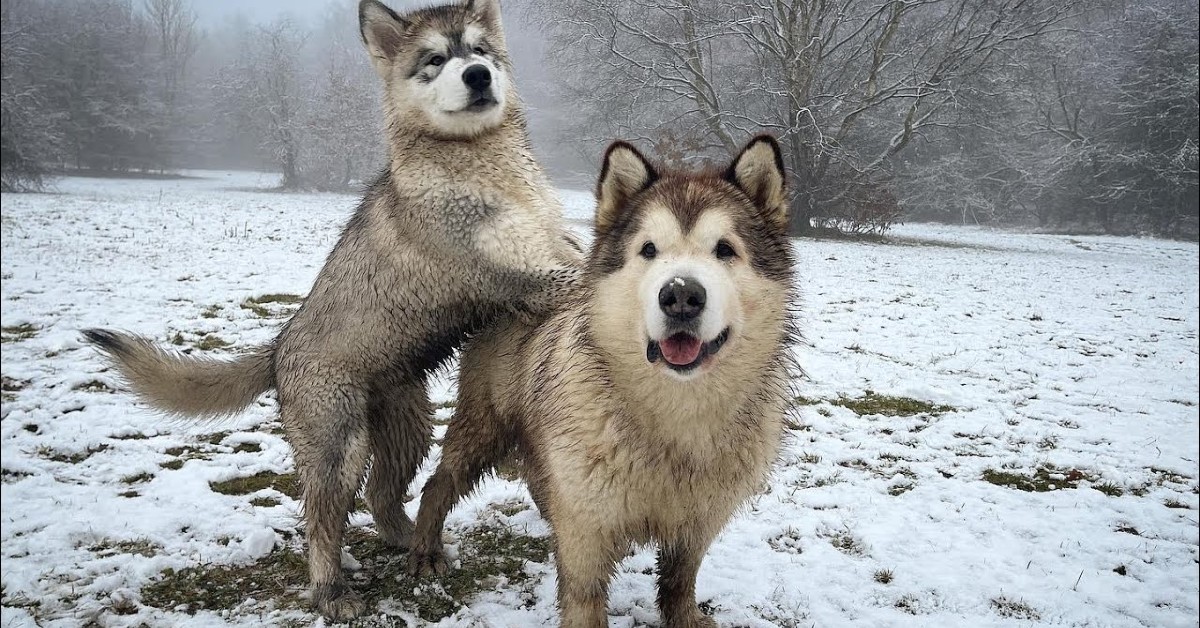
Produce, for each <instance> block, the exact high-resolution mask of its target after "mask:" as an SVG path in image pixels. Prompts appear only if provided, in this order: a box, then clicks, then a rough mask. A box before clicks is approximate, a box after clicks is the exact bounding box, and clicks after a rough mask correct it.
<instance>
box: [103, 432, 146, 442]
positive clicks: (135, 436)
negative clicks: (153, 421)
mask: <svg viewBox="0 0 1200 628" xmlns="http://www.w3.org/2000/svg"><path fill="white" fill-rule="evenodd" d="M109 438H111V439H113V440H147V439H149V438H150V437H149V436H147V435H145V434H143V433H141V432H130V433H129V434H121V435H119V436H117V435H113V436H109Z"/></svg>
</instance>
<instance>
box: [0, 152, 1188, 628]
mask: <svg viewBox="0 0 1200 628" xmlns="http://www.w3.org/2000/svg"><path fill="white" fill-rule="evenodd" d="M274 183H275V178H274V177H269V176H267V175H261V176H260V175H254V174H246V173H239V174H216V173H207V175H206V178H203V179H189V180H178V181H126V180H100V179H65V180H62V181H59V182H58V183H57V186H56V189H57V193H55V194H46V195H7V194H6V195H4V196H3V256H2V257H3V269H2V270H3V289H2V298H3V310H2V311H3V352H2V355H3V365H2V366H3V411H2V417H3V420H2V421H0V438H2V439H3V440H2V454H3V484H2V487H0V491H2V493H0V495H2V499H3V515H2V516H3V530H2V538H3V557H2V558H3V559H2V561H0V570H2V574H3V621H2V622H0V623H2V625H3V626H33V625H40V626H83V625H96V626H154V627H157V626H215V625H239V626H260V625H285V626H307V625H311V624H313V623H314V622H316V623H320V622H319V620H317V619H316V618H315V617H314V616H313V615H311V614H309V613H308V612H307V611H306V610H305V606H304V602H303V600H302V599H300V595H301V592H302V590H303V585H304V571H303V570H304V564H303V562H302V561H301V560H300V559H299V557H298V556H297V554H296V553H295V552H296V549H297V548H298V547H300V537H299V536H298V533H299V525H298V520H297V513H298V502H297V501H296V500H295V499H294V496H295V494H296V491H295V487H294V483H293V479H292V476H291V475H290V474H291V472H292V460H291V455H290V452H289V449H288V446H287V444H286V442H285V441H284V440H283V438H282V437H281V435H280V430H279V425H278V423H277V421H276V419H275V415H274V410H275V408H274V402H273V400H272V399H270V398H269V397H264V398H263V399H262V401H261V402H260V403H259V404H258V405H256V406H255V407H253V408H252V409H251V410H250V411H248V412H247V413H245V414H244V415H241V416H239V417H237V418H236V419H233V420H230V421H226V422H223V423H219V424H185V425H180V424H176V423H170V422H165V421H164V420H162V419H160V418H158V417H157V416H156V415H154V414H152V413H151V412H149V411H147V410H146V409H145V407H144V406H142V405H140V404H139V403H137V402H135V401H134V400H133V399H132V398H131V397H130V396H128V395H126V394H124V393H122V392H119V391H118V390H115V389H118V388H119V383H118V382H117V381H115V380H114V379H113V376H112V373H110V372H106V371H105V370H104V368H103V365H102V364H101V362H100V360H99V359H98V357H97V355H96V354H95V353H94V352H93V351H92V350H91V349H90V348H88V347H85V346H84V345H83V344H82V343H81V342H80V338H79V334H78V330H79V329H81V328H84V327H92V326H104V327H116V328H123V329H129V330H135V331H138V332H141V333H144V334H147V335H150V336H153V337H155V338H157V339H158V340H159V341H161V342H162V343H164V344H167V345H172V344H173V345H175V346H176V347H177V348H178V349H180V350H187V351H191V352H194V353H202V354H209V355H229V354H231V353H236V352H237V351H239V350H241V349H243V348H245V347H249V346H251V345H254V344H257V343H261V342H264V341H266V340H268V339H269V338H270V337H271V336H272V334H273V332H274V330H275V329H276V328H277V327H278V325H279V324H280V322H281V321H282V320H283V319H284V317H286V315H287V314H288V312H290V311H292V310H293V309H294V308H295V307H296V305H295V301H296V297H298V296H302V295H303V294H304V293H305V292H306V291H307V289H308V287H309V285H310V283H311V281H312V280H313V277H314V276H315V274H316V273H317V270H318V269H319V267H320V265H321V263H322V261H323V258H324V256H325V254H326V253H327V252H328V250H329V249H330V247H331V246H332V245H333V243H334V241H335V238H336V237H337V235H338V231H339V229H340V226H341V223H342V222H343V221H344V220H345V219H346V218H347V216H349V214H350V213H351V211H352V210H353V207H354V204H355V199H354V198H352V197H349V196H342V195H288V194H276V193H266V192H263V191H256V190H255V188H264V187H267V186H269V185H272V184H274ZM566 196H567V200H568V204H569V205H570V207H571V209H570V214H571V216H572V217H573V218H576V219H578V224H582V221H584V220H586V218H587V217H588V213H589V212H590V208H589V203H590V200H589V198H588V196H587V195H586V194H579V193H571V194H568V195H566ZM895 235H896V236H897V238H896V241H895V242H893V243H890V244H873V243H852V242H839V241H813V240H800V241H797V242H796V251H797V255H798V259H799V276H800V278H801V279H800V282H801V283H800V288H801V291H802V293H803V296H802V301H801V303H800V304H799V305H800V310H801V326H802V328H803V330H804V334H805V337H806V344H805V345H804V346H802V347H799V348H798V349H797V352H798V357H799V359H800V361H801V363H802V365H803V366H804V368H805V369H806V371H807V372H806V378H805V379H803V380H801V381H799V382H798V383H797V384H798V390H799V392H800V394H801V395H802V397H801V398H800V399H798V400H797V403H798V412H797V421H796V424H795V425H794V426H793V427H794V429H791V430H789V434H790V439H789V442H788V444H787V445H786V447H785V450H784V451H785V453H784V455H783V459H782V460H781V464H780V466H779V469H778V471H777V473H776V474H775V475H774V478H773V482H772V484H771V486H770V489H769V490H768V491H767V492H766V493H765V494H763V495H761V496H760V497H758V498H757V499H756V500H754V501H753V503H752V504H751V506H750V507H749V508H747V509H746V510H745V511H744V512H743V513H741V514H740V515H739V516H738V517H737V518H736V519H735V520H734V521H733V522H731V524H730V525H729V527H728V528H727V529H726V531H725V533H724V534H723V535H722V536H721V537H720V538H719V539H718V540H717V542H716V543H715V545H714V546H713V548H712V550H711V551H710V552H709V554H708V556H707V558H706V560H705V563H704V567H703V568H702V570H701V572H700V578H699V584H698V597H699V600H700V601H701V602H702V603H703V605H704V607H705V608H706V609H707V610H708V611H710V612H711V613H712V614H713V615H714V617H715V618H716V619H717V620H718V622H719V623H720V624H721V625H722V626H747V627H771V626H784V627H793V628H800V627H803V628H809V627H817V628H839V627H843V626H861V627H870V628H874V627H887V626H911V627H918V626H919V627H940V626H949V627H959V626H961V627H964V628H968V627H969V628H976V627H989V626H1074V627H1088V628H1099V627H1124V626H1131V627H1132V626H1145V627H1151V628H1173V627H1195V626H1198V625H1200V622H1198V620H1197V615H1198V613H1200V607H1198V601H1197V597H1198V595H1200V575H1198V568H1200V567H1198V565H1200V562H1198V561H1200V550H1198V543H1200V541H1198V529H1200V528H1198V523H1197V514H1198V513H1197V509H1198V506H1200V496H1198V493H1197V491H1198V489H1197V476H1198V470H1197V460H1198V456H1200V445H1198V444H1197V443H1198V433H1197V423H1198V419H1197V403H1198V401H1200V399H1198V395H1200V388H1198V386H1200V385H1198V380H1200V372H1198V367H1197V327H1198V296H1197V285H1198V279H1200V278H1198V276H1197V269H1198V262H1200V260H1198V255H1197V246H1196V244H1194V243H1177V242H1167V241H1158V240H1148V239H1132V238H1115V237H1067V236H1046V235H1027V234H1016V233H1008V232H998V231H988V230H981V229H966V228H949V227H929V226H907V227H902V228H898V229H896V231H895ZM435 388H436V393H435V394H436V397H437V400H438V401H442V402H447V403H446V404H445V405H446V406H447V407H445V408H443V409H441V410H439V413H438V417H439V419H442V420H444V419H446V418H448V417H449V416H450V414H451V412H452V410H451V408H450V407H449V406H451V405H452V403H451V402H452V400H453V395H454V390H453V386H452V385H451V384H450V383H449V382H448V381H441V382H439V384H438V385H437V386H436V387H435ZM443 422H444V421H443ZM438 429H439V432H440V431H441V430H444V426H443V427H439V428H438ZM435 451H436V450H435ZM436 459H437V458H436V455H435V456H434V457H433V460H432V461H427V462H426V464H425V466H424V467H423V469H422V473H421V475H420V476H419V477H418V480H417V484H416V486H415V487H414V490H418V488H419V486H420V485H422V484H423V483H424V480H425V479H426V478H427V477H428V475H429V473H431V471H432V468H433V464H434V462H435V461H436ZM512 477H513V476H512V475H511V474H509V473H505V472H502V473H501V474H500V475H499V476H498V477H496V478H493V479H489V480H487V481H486V482H485V484H484V485H483V487H482V489H481V490H480V491H479V492H478V493H477V494H476V495H474V496H473V497H472V498H470V499H469V500H468V501H466V502H465V503H464V504H463V505H462V506H460V507H459V508H458V509H457V510H456V511H455V512H454V513H453V514H452V515H451V517H450V520H449V532H448V533H449V535H450V537H451V540H452V541H453V544H452V545H451V547H452V549H453V550H454V551H456V552H458V556H459V559H460V562H461V564H462V566H461V568H460V569H459V570H458V571H456V572H454V573H453V574H451V575H449V576H447V577H446V578H444V579H443V580H442V581H432V582H430V581H425V582H415V581H410V580H408V579H407V577H404V576H401V575H400V574H401V572H402V569H401V566H402V565H403V560H404V556H403V555H397V554H395V553H392V552H388V551H387V550H386V549H383V548H381V547H380V546H379V545H378V543H377V542H376V541H375V540H374V538H373V537H372V534H371V532H370V528H371V518H370V515H369V514H368V513H366V512H365V511H363V512H358V513H356V514H355V515H353V517H352V525H353V526H355V528H356V529H355V531H354V532H353V533H352V534H351V542H350V545H349V547H348V552H347V554H348V556H347V559H346V562H347V564H348V565H351V566H353V565H357V564H361V565H362V566H363V568H362V569H360V570H358V571H357V572H355V574H354V576H353V579H354V582H356V583H357V584H356V586H358V587H360V589H362V590H364V591H367V593H368V599H369V600H370V601H372V602H373V603H374V604H375V607H374V608H375V611H374V612H375V615H374V616H373V617H371V618H368V619H367V620H365V621H363V622H361V624H362V625H405V624H406V623H408V624H416V625H426V622H428V623H430V624H436V625H439V626H536V625H543V624H551V623H553V622H554V616H555V612H554V586H555V576H554V569H553V567H552V561H551V560H550V559H549V557H548V556H547V552H546V542H545V537H546V535H547V534H548V529H547V527H546V525H545V523H544V522H543V521H542V520H541V519H540V518H539V517H538V516H537V514H536V510H535V509H533V507H532V504H531V501H530V499H529V497H528V495H527V493H526V492H525V490H524V488H523V487H522V485H521V484H520V483H519V482H516V481H514V480H513V479H511V478H512ZM416 506H417V502H416V501H412V502H409V504H408V507H409V511H410V514H413V515H415V514H416ZM493 554H494V555H498V556H500V557H501V558H500V559H496V558H495V557H494V556H493ZM653 564H654V554H653V551H652V550H650V549H643V550H640V551H638V552H636V553H635V554H633V555H632V556H630V557H629V558H628V559H626V560H625V561H624V562H623V563H622V564H621V566H620V570H619V572H618V574H617V576H616V577H615V578H614V580H613V583H612V588H611V590H612V592H611V602H610V613H611V615H612V617H611V622H610V623H611V625H612V626H617V627H622V628H628V627H632V626H659V625H660V623H659V620H658V613H657V611H656V610H655V608H654V598H655V589H654V576H653ZM455 574H457V576H456V575H455ZM247 598H249V601H247ZM439 619H440V621H439Z"/></svg>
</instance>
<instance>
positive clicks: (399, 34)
mask: <svg viewBox="0 0 1200 628" xmlns="http://www.w3.org/2000/svg"><path fill="white" fill-rule="evenodd" d="M406 28H408V22H406V21H404V18H402V17H400V16H399V15H397V14H396V12H395V11H393V10H391V9H389V8H387V6H385V5H384V4H383V3H381V2H378V1H377V0H362V2H359V3H358V30H359V32H360V33H361V34H362V39H363V43H364V44H366V45H367V52H368V53H370V55H371V64H372V65H374V66H375V72H377V73H378V74H379V76H380V77H381V78H387V73H388V72H387V71H388V67H389V65H390V63H391V60H392V58H393V57H395V56H396V53H397V52H399V51H400V44H401V43H403V42H404V31H405V29H406Z"/></svg>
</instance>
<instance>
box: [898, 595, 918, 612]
mask: <svg viewBox="0 0 1200 628" xmlns="http://www.w3.org/2000/svg"><path fill="white" fill-rule="evenodd" d="M892 606H894V607H895V608H896V609H897V610H901V611H904V612H905V613H908V614H909V615H917V614H920V612H921V600H920V599H919V598H917V596H915V595H912V594H906V595H903V596H901V597H900V599H898V600H896V603H895V604H892Z"/></svg>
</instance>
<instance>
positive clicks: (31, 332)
mask: <svg viewBox="0 0 1200 628" xmlns="http://www.w3.org/2000/svg"><path fill="white" fill-rule="evenodd" d="M37 333H38V328H37V327H34V326H33V325H30V324H29V323H21V324H20V325H6V326H4V327H0V342H3V343H8V342H20V341H22V340H29V339H30V338H33V337H34V336H36V335H37Z"/></svg>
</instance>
